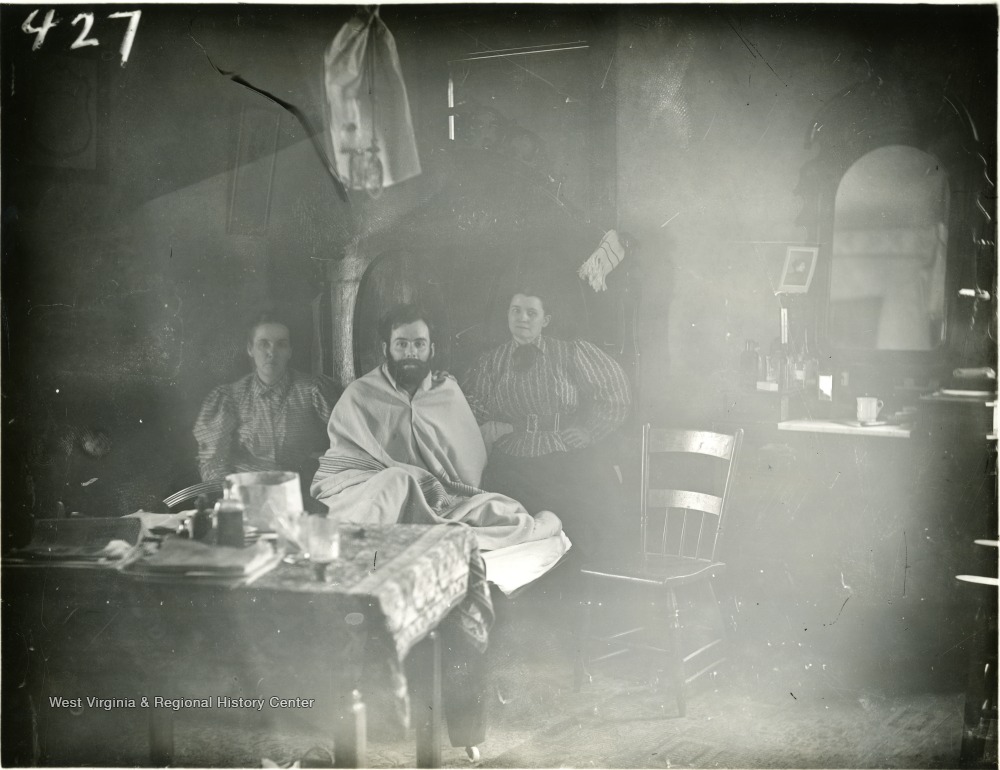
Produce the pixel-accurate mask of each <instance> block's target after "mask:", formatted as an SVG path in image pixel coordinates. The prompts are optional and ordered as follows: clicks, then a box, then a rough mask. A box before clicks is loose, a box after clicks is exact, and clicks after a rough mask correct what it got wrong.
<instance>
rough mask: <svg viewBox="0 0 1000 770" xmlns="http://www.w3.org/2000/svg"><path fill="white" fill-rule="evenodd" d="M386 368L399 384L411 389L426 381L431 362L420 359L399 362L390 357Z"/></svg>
mask: <svg viewBox="0 0 1000 770" xmlns="http://www.w3.org/2000/svg"><path fill="white" fill-rule="evenodd" d="M386 367H387V368H388V369H389V374H391V375H392V378H393V379H394V380H395V381H396V382H397V383H399V384H400V385H402V386H403V387H411V386H413V385H419V384H420V383H421V382H423V381H424V378H425V377H426V376H427V374H428V372H430V370H431V362H430V361H429V360H428V361H421V360H420V359H419V358H404V359H402V360H399V361H397V360H396V359H395V358H391V357H390V358H389V360H388V361H386Z"/></svg>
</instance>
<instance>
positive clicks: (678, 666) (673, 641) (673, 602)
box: [667, 588, 687, 717]
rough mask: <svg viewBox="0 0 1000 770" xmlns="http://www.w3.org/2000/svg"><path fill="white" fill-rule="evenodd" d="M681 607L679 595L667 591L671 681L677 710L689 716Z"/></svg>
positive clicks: (680, 713)
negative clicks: (681, 641) (682, 646)
mask: <svg viewBox="0 0 1000 770" xmlns="http://www.w3.org/2000/svg"><path fill="white" fill-rule="evenodd" d="M680 633H681V623H680V609H679V607H678V605H677V596H676V595H675V594H674V590H673V589H672V588H671V589H670V590H668V591H667V649H668V651H669V652H668V654H669V656H670V662H669V665H670V683H671V684H672V685H673V688H674V698H675V700H676V702H677V712H678V714H679V715H680V716H682V717H683V716H687V700H686V698H685V695H684V658H683V655H682V653H681V644H680Z"/></svg>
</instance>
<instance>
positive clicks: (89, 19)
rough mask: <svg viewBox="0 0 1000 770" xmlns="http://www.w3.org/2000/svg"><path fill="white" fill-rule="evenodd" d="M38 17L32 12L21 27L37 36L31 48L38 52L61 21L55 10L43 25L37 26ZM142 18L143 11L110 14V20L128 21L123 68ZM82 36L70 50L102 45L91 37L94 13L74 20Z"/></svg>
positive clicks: (123, 43)
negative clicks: (51, 30) (50, 32)
mask: <svg viewBox="0 0 1000 770" xmlns="http://www.w3.org/2000/svg"><path fill="white" fill-rule="evenodd" d="M36 16H38V11H37V10H35V11H32V12H31V13H29V14H28V18H26V19H25V20H24V23H23V24H22V25H21V31H22V32H24V33H25V34H28V35H34V36H35V42H34V44H33V45H32V46H31V50H32V51H37V50H38V49H39V48H41V47H42V43H44V42H45V36H46V35H47V34H49V30H50V29H52V28H53V27H54V26H56V25H57V24H58V23H59V19H57V18H56V12H55V10H51V11H49V12H48V13H46V14H45V18H44V19H42V23H41V24H40V25H39V26H37V27H36V26H35V17H36ZM140 16H142V11H120V12H118V13H109V14H108V18H109V19H128V20H129V22H128V28H127V29H126V30H125V37H124V38H122V47H121V55H122V66H123V67H124V66H125V62H127V61H128V55H129V53H131V51H132V41H133V40H135V33H136V31H137V30H138V29H139V17H140ZM81 24H82V26H81V27H80V34H79V35H77V36H76V40H74V41H73V45H71V46H70V50H74V49H77V48H85V47H86V46H89V45H100V41H99V40H98V39H97V38H96V37H90V29H91V27H93V26H94V14H92V13H80V14H77V16H76V18H75V19H73V21H72V25H73V26H74V27H75V26H77V25H81Z"/></svg>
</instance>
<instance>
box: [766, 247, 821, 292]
mask: <svg viewBox="0 0 1000 770" xmlns="http://www.w3.org/2000/svg"><path fill="white" fill-rule="evenodd" d="M818 258H819V247H817V246H789V247H788V251H786V252H785V268H784V270H782V271H781V283H780V284H779V285H778V289H777V291H776V292H775V293H776V294H805V293H806V292H807V291H809V286H810V284H811V283H812V279H813V273H815V272H816V260H817V259H818Z"/></svg>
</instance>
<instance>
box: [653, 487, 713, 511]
mask: <svg viewBox="0 0 1000 770" xmlns="http://www.w3.org/2000/svg"><path fill="white" fill-rule="evenodd" d="M646 505H647V506H649V507H651V508H687V509H689V510H694V511H702V512H704V513H711V514H714V515H716V516H718V515H719V514H720V513H721V512H722V498H721V497H717V496H716V495H707V494H704V493H702V492H686V491H684V490H683V489H650V490H648V491H647V492H646Z"/></svg>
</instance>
